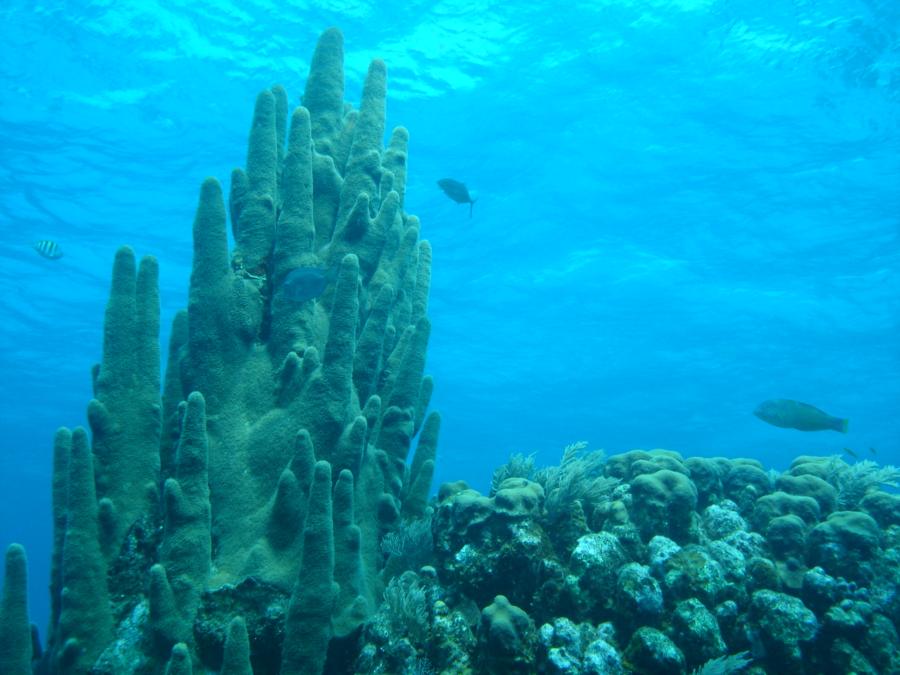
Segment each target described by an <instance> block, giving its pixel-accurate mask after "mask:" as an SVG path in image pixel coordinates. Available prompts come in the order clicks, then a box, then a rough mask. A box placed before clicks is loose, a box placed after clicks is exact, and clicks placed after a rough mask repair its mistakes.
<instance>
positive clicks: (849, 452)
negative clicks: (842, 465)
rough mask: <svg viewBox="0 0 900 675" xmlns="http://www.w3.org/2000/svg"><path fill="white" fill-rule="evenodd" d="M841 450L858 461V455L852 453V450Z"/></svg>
mask: <svg viewBox="0 0 900 675" xmlns="http://www.w3.org/2000/svg"><path fill="white" fill-rule="evenodd" d="M843 450H844V452H846V453H847V454H848V455H850V456H851V457H855V458H856V459H859V455H857V454H856V453H855V452H853V450H851V449H850V448H843Z"/></svg>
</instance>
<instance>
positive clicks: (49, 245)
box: [33, 239, 63, 260]
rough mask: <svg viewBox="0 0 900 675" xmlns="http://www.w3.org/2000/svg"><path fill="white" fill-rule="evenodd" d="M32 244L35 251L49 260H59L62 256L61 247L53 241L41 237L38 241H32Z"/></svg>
mask: <svg viewBox="0 0 900 675" xmlns="http://www.w3.org/2000/svg"><path fill="white" fill-rule="evenodd" d="M33 246H34V250H35V251H37V252H38V253H40V254H41V255H42V256H44V257H45V258H48V259H50V260H59V259H60V258H62V257H63V252H62V249H61V248H60V247H59V244H57V243H56V242H55V241H51V240H49V239H41V240H40V241H36V242H34V244H33Z"/></svg>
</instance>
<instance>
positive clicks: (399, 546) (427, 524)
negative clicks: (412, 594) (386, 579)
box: [381, 514, 434, 576]
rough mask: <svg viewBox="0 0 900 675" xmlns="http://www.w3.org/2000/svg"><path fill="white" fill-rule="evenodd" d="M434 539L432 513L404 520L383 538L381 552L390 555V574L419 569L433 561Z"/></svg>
mask: <svg viewBox="0 0 900 675" xmlns="http://www.w3.org/2000/svg"><path fill="white" fill-rule="evenodd" d="M433 551H434V540H433V538H432V535H431V515H430V514H428V515H426V517H424V518H416V519H415V520H407V521H404V522H403V524H402V525H400V527H398V528H397V529H396V530H394V531H393V532H389V533H388V534H386V535H385V536H384V539H382V540H381V552H382V553H384V554H385V555H387V556H389V557H390V562H389V567H390V569H391V574H390V576H394V575H396V574H399V573H400V572H403V571H405V570H418V569H419V568H420V567H422V566H423V565H427V564H428V563H429V562H430V561H431V556H432V552H433Z"/></svg>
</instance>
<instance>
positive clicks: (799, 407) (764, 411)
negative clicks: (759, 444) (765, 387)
mask: <svg viewBox="0 0 900 675" xmlns="http://www.w3.org/2000/svg"><path fill="white" fill-rule="evenodd" d="M753 414H754V415H756V416H757V417H758V418H759V419H761V420H762V421H763V422H768V423H769V424H771V425H773V426H776V427H781V428H782V429H798V430H800V431H825V430H827V429H830V430H832V431H839V432H841V433H842V434H846V433H847V424H848V420H846V419H842V418H840V417H832V416H831V415H829V414H828V413H826V412H824V411H823V410H819V409H818V408H816V407H815V406H812V405H810V404H809V403H801V402H800V401H791V400H790V399H786V398H779V399H773V400H771V401H763V402H762V403H760V404H759V405H758V406H757V407H756V410H754V411H753Z"/></svg>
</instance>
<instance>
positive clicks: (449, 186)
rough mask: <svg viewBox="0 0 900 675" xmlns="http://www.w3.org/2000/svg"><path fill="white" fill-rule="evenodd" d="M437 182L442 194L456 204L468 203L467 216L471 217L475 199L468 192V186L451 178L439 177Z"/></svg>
mask: <svg viewBox="0 0 900 675" xmlns="http://www.w3.org/2000/svg"><path fill="white" fill-rule="evenodd" d="M437 184H438V187H439V188H441V190H443V191H444V194H445V195H447V196H448V197H450V199H452V200H453V201H455V202H456V203H457V204H468V205H469V218H471V217H472V207H473V206H475V200H474V199H472V196H471V195H470V194H469V188H467V187H466V184H465V183H460V182H459V181H458V180H453V179H452V178H441V179H440V180H439V181H438V182H437Z"/></svg>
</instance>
